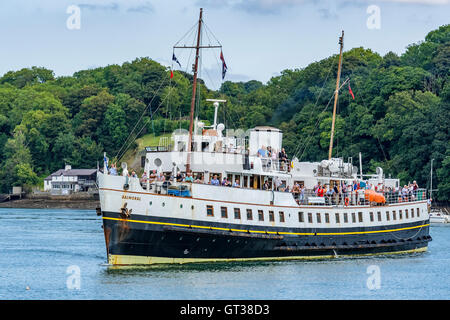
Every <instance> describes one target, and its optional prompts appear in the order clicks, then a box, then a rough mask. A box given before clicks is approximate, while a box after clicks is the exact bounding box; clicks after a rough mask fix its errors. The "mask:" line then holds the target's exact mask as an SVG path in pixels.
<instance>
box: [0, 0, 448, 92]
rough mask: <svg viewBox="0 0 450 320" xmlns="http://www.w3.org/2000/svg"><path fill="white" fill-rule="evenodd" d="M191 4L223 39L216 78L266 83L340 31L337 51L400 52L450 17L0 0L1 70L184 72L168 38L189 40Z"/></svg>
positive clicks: (341, 1) (389, 6) (236, 2)
mask: <svg viewBox="0 0 450 320" xmlns="http://www.w3.org/2000/svg"><path fill="white" fill-rule="evenodd" d="M74 8H75V9H74ZM200 8H203V21H204V23H205V25H206V27H207V28H204V30H206V33H204V34H203V37H202V43H203V44H204V45H207V44H211V45H217V44H218V43H220V45H222V52H223V55H224V58H225V61H226V64H227V67H228V71H227V74H226V76H225V79H224V80H225V81H226V80H230V81H249V80H259V81H261V82H263V83H266V82H267V81H269V80H270V78H271V77H274V76H277V75H279V74H280V72H281V71H282V70H285V69H297V68H304V67H306V66H307V65H308V64H310V63H312V62H315V61H319V60H321V59H323V58H326V57H329V56H331V55H333V54H337V53H338V52H339V44H338V38H339V36H340V35H341V31H342V30H344V31H345V36H344V51H346V50H350V49H352V48H355V47H364V48H368V49H371V50H372V51H375V52H377V53H379V54H381V55H384V54H386V53H387V52H389V51H393V52H395V53H397V54H402V53H403V52H405V50H406V47H407V46H408V45H410V44H413V43H417V42H419V41H423V40H424V38H425V36H426V35H427V33H428V32H430V31H431V30H434V29H437V28H438V27H439V26H442V25H444V24H448V23H450V21H449V20H450V19H449V17H450V0H336V1H332V0H177V1H175V0H164V1H162V0H91V1H89V0H39V1H32V0H1V3H0V37H1V43H2V46H1V47H2V50H0V61H1V63H0V75H3V74H4V73H6V72H8V71H10V70H19V69H21V68H27V67H32V66H38V67H45V68H48V69H51V70H53V71H54V73H55V75H56V76H67V75H72V74H73V73H74V72H76V71H79V70H84V69H90V68H96V67H103V66H107V65H110V64H119V65H121V64H123V63H124V62H127V61H128V62H129V61H132V60H134V59H136V58H138V57H149V58H151V59H153V60H155V61H157V62H159V63H161V64H163V65H165V66H167V67H173V68H174V70H183V71H188V72H190V71H191V70H190V69H191V65H192V63H193V61H192V57H193V52H192V51H191V50H188V49H175V51H174V49H173V46H174V45H175V44H176V43H177V42H178V41H180V42H178V44H179V45H184V44H185V45H192V43H193V40H194V32H192V33H189V32H188V31H189V30H190V29H191V28H192V27H194V25H195V23H196V22H197V21H198V15H199V10H200ZM192 30H194V29H192ZM186 33H188V34H187V36H186V37H184V38H183V36H184V35H185V34H186ZM191 35H192V36H191ZM173 51H174V52H175V54H176V56H177V58H178V60H179V61H180V64H181V68H180V67H179V66H178V65H177V64H175V65H173V63H172V59H171V58H172V53H173ZM219 54H220V49H204V50H202V59H201V66H202V68H201V71H200V77H201V78H203V79H204V80H205V81H206V83H207V85H208V87H210V88H211V89H218V88H219V87H220V85H221V83H222V81H223V80H222V77H221V64H220V60H219Z"/></svg>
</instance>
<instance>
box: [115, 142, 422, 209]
mask: <svg viewBox="0 0 450 320" xmlns="http://www.w3.org/2000/svg"><path fill="white" fill-rule="evenodd" d="M282 151H284V150H282ZM108 174H110V175H118V170H117V167H116V165H115V164H114V163H113V164H112V165H111V167H110V168H109V169H108ZM122 175H123V176H128V177H134V178H139V177H138V175H137V174H136V172H135V171H134V170H132V171H131V173H129V172H128V170H127V169H123V170H122ZM139 179H140V182H141V185H142V186H144V187H145V185H146V184H147V182H149V183H150V184H152V183H155V182H171V183H172V182H187V183H202V184H203V183H205V182H204V178H203V175H202V174H201V173H199V174H197V175H196V176H195V177H194V176H193V174H192V172H188V173H186V174H184V173H182V172H178V173H177V174H176V175H165V174H164V173H163V172H160V173H159V174H158V173H157V172H156V170H152V171H151V173H150V175H147V173H146V172H144V173H143V174H142V176H141V177H140V178H139ZM208 184H210V185H214V186H224V187H233V188H241V184H240V181H239V179H238V178H236V179H235V180H234V182H232V181H230V180H228V178H227V177H223V179H222V180H220V179H219V177H218V175H217V174H214V175H213V177H212V178H211V180H210V181H209V182H208ZM261 189H262V190H274V191H279V192H290V193H292V194H293V196H294V199H295V200H296V201H297V203H298V204H306V202H307V199H308V197H319V198H324V200H325V203H326V204H344V203H346V201H347V203H349V204H361V203H362V202H364V196H363V197H360V196H361V195H364V193H360V192H359V190H368V189H369V190H375V191H376V192H379V193H383V194H384V196H385V198H386V202H387V203H394V202H408V201H415V200H416V198H417V190H418V189H419V186H418V184H417V182H416V181H413V183H409V184H408V185H404V186H403V188H401V187H400V188H391V187H385V186H384V185H382V184H379V185H374V184H371V183H369V182H366V181H356V180H355V181H353V182H352V183H347V182H345V181H341V182H340V183H339V184H334V186H333V187H330V185H329V184H325V185H321V183H320V182H318V183H317V184H316V185H315V186H314V188H313V189H306V188H305V186H304V185H303V184H299V183H295V184H294V185H293V186H292V188H290V187H289V186H286V185H285V184H283V182H282V181H281V179H280V178H279V177H274V179H273V181H272V183H271V182H269V180H267V179H266V180H265V181H264V183H263V185H262V186H261ZM424 198H425V197H424Z"/></svg>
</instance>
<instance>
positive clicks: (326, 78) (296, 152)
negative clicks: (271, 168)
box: [294, 64, 334, 157]
mask: <svg viewBox="0 0 450 320" xmlns="http://www.w3.org/2000/svg"><path fill="white" fill-rule="evenodd" d="M332 69H333V64H330V68H329V69H328V73H327V76H326V77H325V80H324V82H323V84H322V88H321V89H320V91H319V95H318V96H317V99H316V103H315V104H314V106H313V108H312V109H311V113H310V115H309V117H308V119H309V118H311V117H312V116H313V113H314V111H315V109H316V106H317V103H318V102H319V99H320V96H321V95H322V92H323V89H324V87H325V84H326V83H327V80H328V77H329V76H330V73H331V70H332ZM333 97H334V94H333V96H332V97H331V98H333ZM331 98H330V101H331ZM330 101H329V102H328V104H329V103H330ZM327 107H328V105H327ZM319 115H320V114H319ZM314 130H315V128H314ZM313 133H314V131H313V132H312V133H311V134H310V135H309V137H310V136H311V135H312V134H313ZM306 143H307V142H305V143H302V144H300V145H299V146H298V147H297V148H296V149H295V151H294V157H296V156H297V154H298V153H299V151H300V150H302V149H303V148H306ZM302 154H303V152H302Z"/></svg>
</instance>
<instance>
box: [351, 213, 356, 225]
mask: <svg viewBox="0 0 450 320" xmlns="http://www.w3.org/2000/svg"><path fill="white" fill-rule="evenodd" d="M352 222H353V223H355V222H356V214H355V213H354V212H352Z"/></svg>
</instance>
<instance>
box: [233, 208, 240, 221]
mask: <svg viewBox="0 0 450 320" xmlns="http://www.w3.org/2000/svg"><path fill="white" fill-rule="evenodd" d="M234 218H235V219H240V218H241V209H239V208H234Z"/></svg>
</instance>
